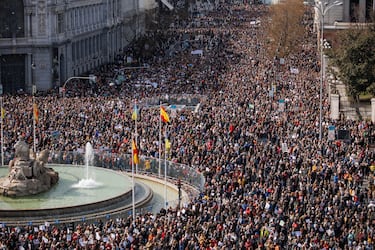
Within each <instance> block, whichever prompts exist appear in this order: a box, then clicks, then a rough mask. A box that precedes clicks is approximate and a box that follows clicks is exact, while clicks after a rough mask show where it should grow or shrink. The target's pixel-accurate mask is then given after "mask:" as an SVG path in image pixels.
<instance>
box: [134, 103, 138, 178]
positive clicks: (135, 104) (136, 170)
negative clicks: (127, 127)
mask: <svg viewBox="0 0 375 250" xmlns="http://www.w3.org/2000/svg"><path fill="white" fill-rule="evenodd" d="M134 109H135V110H134V111H135V112H136V118H135V121H134V123H135V142H136V143H137V142H138V131H137V120H138V107H137V99H134ZM135 173H137V174H138V164H135Z"/></svg>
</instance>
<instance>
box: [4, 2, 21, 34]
mask: <svg viewBox="0 0 375 250" xmlns="http://www.w3.org/2000/svg"><path fill="white" fill-rule="evenodd" d="M24 36H25V23H24V5H23V0H2V1H1V4H0V38H12V37H24Z"/></svg>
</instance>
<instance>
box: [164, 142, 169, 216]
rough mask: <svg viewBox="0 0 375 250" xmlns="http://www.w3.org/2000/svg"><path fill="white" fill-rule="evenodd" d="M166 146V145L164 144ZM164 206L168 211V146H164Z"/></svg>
mask: <svg viewBox="0 0 375 250" xmlns="http://www.w3.org/2000/svg"><path fill="white" fill-rule="evenodd" d="M164 144H165V143H164ZM164 148H165V150H164V204H165V205H164V206H165V209H167V204H168V200H167V148H166V146H165V145H164Z"/></svg>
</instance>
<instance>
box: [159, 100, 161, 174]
mask: <svg viewBox="0 0 375 250" xmlns="http://www.w3.org/2000/svg"><path fill="white" fill-rule="evenodd" d="M160 112H161V101H159V113H160ZM159 178H161V114H159Z"/></svg>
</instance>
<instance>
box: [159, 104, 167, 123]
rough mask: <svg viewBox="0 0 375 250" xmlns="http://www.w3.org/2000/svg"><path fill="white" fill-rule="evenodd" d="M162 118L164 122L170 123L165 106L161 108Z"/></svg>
mask: <svg viewBox="0 0 375 250" xmlns="http://www.w3.org/2000/svg"><path fill="white" fill-rule="evenodd" d="M160 118H161V120H162V121H163V122H169V115H168V113H167V111H165V108H164V107H163V106H160Z"/></svg>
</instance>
